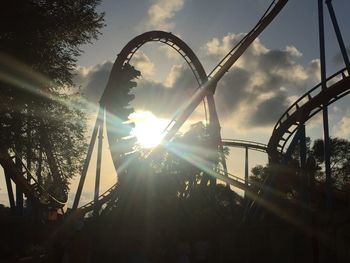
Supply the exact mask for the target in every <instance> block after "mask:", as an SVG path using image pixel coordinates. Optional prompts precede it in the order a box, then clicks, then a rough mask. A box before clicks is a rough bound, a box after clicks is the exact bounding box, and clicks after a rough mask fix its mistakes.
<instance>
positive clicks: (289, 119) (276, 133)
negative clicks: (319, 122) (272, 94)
mask: <svg viewBox="0 0 350 263" xmlns="http://www.w3.org/2000/svg"><path fill="white" fill-rule="evenodd" d="M349 92H350V78H349V74H348V71H347V70H346V68H345V69H342V70H340V71H338V72H336V73H335V74H333V75H332V76H330V77H329V78H327V88H326V89H324V90H322V86H321V83H320V84H318V85H316V86H315V87H314V88H312V89H310V90H309V91H308V92H306V93H305V94H304V95H303V96H301V97H300V98H299V99H298V100H296V101H295V102H294V103H293V104H292V105H291V106H290V107H289V108H288V109H287V110H286V111H285V112H284V113H283V114H282V116H281V117H280V118H279V120H278V121H277V123H276V125H275V127H274V129H273V131H272V135H271V137H270V140H269V143H268V147H267V152H268V154H269V157H270V159H271V160H272V161H275V162H279V161H280V160H281V157H282V155H283V152H284V150H285V148H286V146H287V142H288V141H289V139H290V138H291V137H292V135H293V134H294V133H295V132H296V131H297V129H298V126H299V125H300V124H303V123H305V122H306V121H307V120H309V119H310V118H311V117H313V116H314V115H315V114H317V113H318V112H319V111H321V110H322V109H323V107H326V106H328V105H330V104H332V103H333V102H336V101H337V100H339V99H340V98H342V97H344V96H345V95H347V94H349Z"/></svg>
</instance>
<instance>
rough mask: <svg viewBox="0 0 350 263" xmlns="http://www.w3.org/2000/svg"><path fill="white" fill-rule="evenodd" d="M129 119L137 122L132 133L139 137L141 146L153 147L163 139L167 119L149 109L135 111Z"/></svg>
mask: <svg viewBox="0 0 350 263" xmlns="http://www.w3.org/2000/svg"><path fill="white" fill-rule="evenodd" d="M129 119H130V120H131V121H133V122H134V123H135V128H134V129H133V130H132V132H131V134H132V135H133V136H135V137H136V138H137V141H138V143H139V144H140V146H141V147H143V148H153V147H155V146H157V145H158V144H159V143H160V142H161V141H162V139H163V135H162V132H163V130H164V128H165V127H166V125H167V124H168V121H167V120H165V119H159V118H157V117H156V116H155V115H154V114H153V113H152V112H149V111H140V112H134V113H132V114H131V115H130V116H129Z"/></svg>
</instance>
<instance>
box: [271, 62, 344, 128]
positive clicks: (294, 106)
mask: <svg viewBox="0 0 350 263" xmlns="http://www.w3.org/2000/svg"><path fill="white" fill-rule="evenodd" d="M339 76H341V78H342V79H344V78H346V77H349V75H347V69H346V68H343V69H341V70H339V71H338V72H336V73H334V74H333V75H332V76H330V77H328V78H327V79H326V84H328V82H331V81H334V80H335V79H336V78H338V77H339ZM327 88H328V86H327ZM321 92H322V83H319V84H317V85H316V86H315V87H313V88H312V89H310V90H309V91H308V92H306V93H305V94H304V95H303V96H301V97H300V98H299V99H297V100H296V101H295V102H294V103H293V104H292V105H291V106H290V107H289V108H288V109H287V110H286V111H285V112H284V113H283V114H282V116H281V117H280V118H279V119H278V121H277V123H276V125H275V127H274V128H273V129H274V130H277V129H278V128H279V127H280V126H281V124H282V123H283V122H284V121H286V120H287V119H288V118H289V116H290V115H292V114H293V113H294V112H296V111H297V110H298V109H299V108H300V107H301V106H303V105H304V104H305V103H307V102H309V101H310V100H311V99H312V98H313V97H315V96H316V95H318V94H319V93H321ZM315 93H316V94H315Z"/></svg>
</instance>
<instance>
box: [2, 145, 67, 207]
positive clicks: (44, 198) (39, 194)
mask: <svg viewBox="0 0 350 263" xmlns="http://www.w3.org/2000/svg"><path fill="white" fill-rule="evenodd" d="M11 152H12V155H11V154H10V151H4V150H1V152H0V164H1V166H2V167H3V168H4V171H5V173H6V175H8V176H10V178H11V179H12V180H13V182H14V183H15V184H16V185H19V186H21V190H22V191H23V193H24V194H25V195H26V197H27V198H28V200H30V201H31V204H32V205H34V206H39V207H47V206H56V207H57V206H58V207H63V206H64V205H65V204H66V202H67V200H59V199H58V198H57V197H55V196H53V195H52V194H51V193H50V192H49V191H48V190H47V189H45V188H44V187H42V186H41V185H40V184H39V183H38V180H37V178H36V177H35V176H34V175H33V174H32V173H31V171H29V169H28V168H27V166H26V165H25V164H24V162H23V161H22V158H21V157H20V156H19V154H17V153H16V152H15V151H14V150H11ZM15 159H16V162H18V161H19V162H20V166H21V168H18V165H17V163H15V162H14V160H15Z"/></svg>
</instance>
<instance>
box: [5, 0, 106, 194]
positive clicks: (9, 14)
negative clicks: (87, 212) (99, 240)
mask: <svg viewBox="0 0 350 263" xmlns="http://www.w3.org/2000/svg"><path fill="white" fill-rule="evenodd" d="M99 3H100V1H99V0H77V1H58V0H57V1H55V0H52V1H51V0H26V1H21V0H14V1H5V2H4V3H2V5H1V9H0V60H1V63H0V64H1V75H0V86H1V97H0V100H1V106H0V107H1V108H0V112H1V114H0V126H1V127H0V128H1V129H0V140H1V144H2V146H1V147H3V148H4V149H5V150H7V149H8V148H14V149H16V151H17V152H18V153H19V154H20V155H21V156H23V158H24V159H25V162H26V164H27V166H28V167H29V168H30V169H31V170H32V171H34V172H35V173H36V174H37V176H38V180H39V181H41V182H42V183H43V184H49V185H51V187H57V186H58V185H60V186H59V187H62V185H63V186H64V187H65V188H66V187H67V183H68V180H69V179H70V178H71V177H72V176H73V175H74V174H76V172H77V171H79V170H80V167H81V164H82V162H81V161H82V158H83V154H84V152H85V150H84V149H85V146H86V143H85V139H84V132H85V122H84V120H85V119H84V118H85V117H84V114H83V112H82V110H81V108H82V104H81V103H82V101H81V100H80V99H79V94H78V93H77V92H75V91H74V88H73V83H72V76H73V75H72V74H73V73H72V72H73V69H74V67H75V66H76V59H77V56H78V55H80V54H81V52H82V51H81V50H80V49H79V47H80V46H81V45H82V44H85V43H89V42H90V41H91V40H92V39H96V38H97V37H98V35H99V30H100V29H101V28H102V27H103V25H104V24H103V16H104V14H103V13H98V12H97V11H96V7H97V5H98V4H99ZM57 173H59V175H57Z"/></svg>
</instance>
